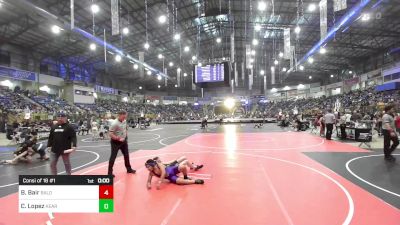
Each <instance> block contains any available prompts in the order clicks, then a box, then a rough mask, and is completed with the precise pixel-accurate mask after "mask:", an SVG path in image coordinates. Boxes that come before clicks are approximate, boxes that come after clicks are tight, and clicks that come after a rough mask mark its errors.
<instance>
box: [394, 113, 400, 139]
mask: <svg viewBox="0 0 400 225" xmlns="http://www.w3.org/2000/svg"><path fill="white" fill-rule="evenodd" d="M395 123H396V130H397V133H399V135H400V113H397V116H396V121H395Z"/></svg>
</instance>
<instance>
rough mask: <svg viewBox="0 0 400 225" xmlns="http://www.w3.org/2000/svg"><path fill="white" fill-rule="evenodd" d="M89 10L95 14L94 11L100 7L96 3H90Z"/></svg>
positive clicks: (97, 10) (96, 11)
mask: <svg viewBox="0 0 400 225" xmlns="http://www.w3.org/2000/svg"><path fill="white" fill-rule="evenodd" d="M90 10H92V13H94V14H96V13H98V12H99V11H100V7H99V6H98V5H96V4H92V5H91V6H90Z"/></svg>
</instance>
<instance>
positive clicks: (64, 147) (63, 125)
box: [47, 113, 76, 175]
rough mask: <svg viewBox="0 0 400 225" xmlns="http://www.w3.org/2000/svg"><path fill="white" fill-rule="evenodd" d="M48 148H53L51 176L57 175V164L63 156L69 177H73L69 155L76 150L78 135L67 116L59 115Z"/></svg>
mask: <svg viewBox="0 0 400 225" xmlns="http://www.w3.org/2000/svg"><path fill="white" fill-rule="evenodd" d="M47 147H48V148H51V157H50V158H51V163H50V168H51V174H52V175H57V162H58V158H59V157H60V156H61V157H62V159H63V162H64V166H65V172H66V173H67V175H71V172H72V171H71V162H70V159H69V155H70V154H71V152H73V151H75V150H76V133H75V130H74V128H73V127H72V126H71V125H70V124H69V123H68V121H67V115H66V114H64V113H59V114H58V115H57V124H55V125H54V126H53V127H52V128H51V130H50V136H49V140H48V142H47Z"/></svg>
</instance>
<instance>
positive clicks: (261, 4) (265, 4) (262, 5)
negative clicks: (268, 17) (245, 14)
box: [257, 1, 267, 11]
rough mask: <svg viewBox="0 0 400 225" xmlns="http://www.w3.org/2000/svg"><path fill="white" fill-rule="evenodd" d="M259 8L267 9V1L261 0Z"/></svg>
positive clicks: (261, 9)
mask: <svg viewBox="0 0 400 225" xmlns="http://www.w3.org/2000/svg"><path fill="white" fill-rule="evenodd" d="M257 9H258V10H260V11H264V10H265V9H267V3H265V2H263V1H259V2H258V6H257Z"/></svg>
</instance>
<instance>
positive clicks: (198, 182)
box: [194, 179, 204, 184]
mask: <svg viewBox="0 0 400 225" xmlns="http://www.w3.org/2000/svg"><path fill="white" fill-rule="evenodd" d="M194 183H195V184H204V180H201V179H197V180H195V181H194Z"/></svg>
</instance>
